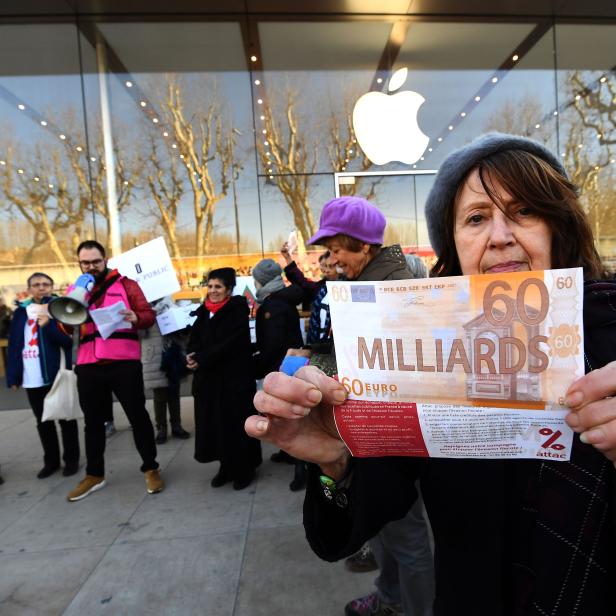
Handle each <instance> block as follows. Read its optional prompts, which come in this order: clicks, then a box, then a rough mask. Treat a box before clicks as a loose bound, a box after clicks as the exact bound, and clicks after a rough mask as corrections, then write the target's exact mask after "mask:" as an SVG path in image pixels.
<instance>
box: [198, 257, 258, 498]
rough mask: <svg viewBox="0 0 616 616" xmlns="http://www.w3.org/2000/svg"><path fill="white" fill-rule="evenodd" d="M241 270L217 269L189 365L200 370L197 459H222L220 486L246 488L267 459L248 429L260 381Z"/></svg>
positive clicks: (209, 283) (217, 484) (216, 484)
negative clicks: (238, 289)
mask: <svg viewBox="0 0 616 616" xmlns="http://www.w3.org/2000/svg"><path fill="white" fill-rule="evenodd" d="M234 286H235V270H234V269H233V268H231V267H223V268H220V269H215V270H212V271H211V272H210V273H209V275H208V278H207V299H206V300H205V302H204V303H203V305H202V306H200V307H199V308H198V309H197V313H196V314H197V320H196V321H195V323H194V325H193V327H192V330H191V335H190V341H189V343H188V355H187V358H186V362H187V366H188V368H189V369H190V370H193V371H194V373H195V374H194V378H193V396H194V399H195V460H197V462H203V463H206V462H213V461H214V460H219V461H220V468H219V470H218V473H217V474H216V475H214V477H213V479H212V481H211V485H212V487H214V488H218V487H220V486H223V485H224V484H225V483H227V482H228V481H233V488H234V489H235V490H243V489H244V488H246V487H247V486H248V485H250V483H251V482H252V480H253V479H254V477H255V469H256V468H257V466H259V464H261V444H260V443H259V441H257V440H255V439H252V438H250V437H249V436H247V435H246V433H245V431H244V421H245V420H246V418H247V417H249V416H250V415H253V414H254V413H255V410H254V406H253V403H252V399H253V396H254V395H255V391H256V385H255V377H254V367H253V360H252V346H251V342H250V327H249V324H248V314H249V310H248V303H247V301H246V298H245V297H243V296H241V295H240V296H238V295H231V293H232V292H233V287H234Z"/></svg>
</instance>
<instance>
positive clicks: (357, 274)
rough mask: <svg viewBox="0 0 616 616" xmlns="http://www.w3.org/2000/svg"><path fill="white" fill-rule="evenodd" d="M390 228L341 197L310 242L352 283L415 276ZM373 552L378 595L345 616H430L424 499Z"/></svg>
mask: <svg viewBox="0 0 616 616" xmlns="http://www.w3.org/2000/svg"><path fill="white" fill-rule="evenodd" d="M385 225H386V220H385V216H383V214H382V213H381V211H380V210H379V209H378V208H376V207H375V206H374V205H372V204H371V203H369V202H368V201H366V200H365V199H362V198H359V197H340V198H338V199H333V200H332V201H330V202H329V203H326V204H325V206H324V207H323V210H322V213H321V222H320V227H319V231H318V232H317V233H316V235H315V236H313V237H312V238H311V240H310V242H311V243H319V244H325V245H326V246H327V248H329V251H330V255H331V256H330V259H331V261H332V264H333V265H334V267H336V268H339V269H341V270H342V271H343V272H344V274H345V276H346V278H347V279H348V280H357V281H372V280H406V279H409V278H412V277H413V275H412V273H411V271H410V270H409V268H408V267H407V263H406V260H405V258H404V255H403V253H402V249H401V248H400V246H399V245H398V244H395V245H393V246H388V247H382V244H383V236H384V233H385ZM330 352H331V350H330ZM313 360H314V362H313V363H315V364H316V365H320V364H321V363H322V362H323V357H322V350H321V354H320V355H317V354H315V355H314V356H313ZM371 548H372V550H373V552H374V555H375V558H376V561H377V563H378V565H379V568H380V569H381V574H380V575H379V577H378V578H377V579H376V582H375V583H376V591H375V592H372V593H370V594H369V595H367V596H364V597H360V598H358V599H355V600H353V601H351V602H350V603H348V604H347V606H346V608H345V615H346V616H363V615H364V614H366V615H367V614H375V613H376V614H381V613H383V614H390V613H391V614H395V613H398V612H399V611H400V610H402V609H403V610H404V612H405V613H406V614H413V615H414V616H430V614H431V613H432V609H431V608H432V600H433V596H434V572H433V564H432V552H431V550H430V541H429V535H428V529H427V526H426V522H425V520H424V518H423V514H422V504H421V501H420V500H418V502H417V504H416V506H415V507H414V508H413V510H412V511H411V512H409V514H408V515H407V516H406V517H405V518H404V519H402V520H397V521H395V522H392V523H390V524H387V525H386V526H385V527H384V528H383V530H382V531H381V532H380V533H379V534H378V536H377V537H375V538H374V540H373V541H372V542H371Z"/></svg>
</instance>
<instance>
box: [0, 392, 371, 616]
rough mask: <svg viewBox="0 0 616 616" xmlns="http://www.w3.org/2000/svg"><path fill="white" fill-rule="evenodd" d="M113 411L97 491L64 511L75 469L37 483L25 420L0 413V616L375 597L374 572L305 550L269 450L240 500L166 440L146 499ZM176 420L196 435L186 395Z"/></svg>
mask: <svg viewBox="0 0 616 616" xmlns="http://www.w3.org/2000/svg"><path fill="white" fill-rule="evenodd" d="M148 405H151V401H149V402H148ZM114 414H115V418H116V426H117V427H118V432H117V433H116V434H115V435H114V436H112V437H111V438H110V439H109V440H108V443H107V453H106V464H107V482H108V485H107V487H105V488H104V489H103V490H101V491H99V492H96V493H95V494H93V495H91V496H89V497H88V498H86V499H84V500H83V501H80V502H77V503H68V502H67V501H66V494H67V493H68V492H69V491H70V490H71V489H72V488H73V487H74V485H76V483H77V482H78V481H79V479H80V478H81V477H82V476H83V468H82V469H81V470H80V473H79V475H77V476H74V477H68V478H65V477H63V476H62V475H61V473H56V474H55V475H53V476H51V477H49V478H48V479H43V480H41V479H36V473H37V472H38V470H39V469H40V468H41V466H42V451H41V447H40V443H39V440H38V436H37V433H36V426H35V422H34V417H33V415H32V412H31V411H30V410H16V411H2V412H0V469H1V474H2V476H3V477H4V480H5V483H4V485H2V486H0V615H1V616H21V615H30V614H32V615H33V616H34V615H36V616H43V615H50V616H51V615H54V616H55V615H58V614H66V615H70V616H83V615H84V614H88V616H97V615H99V614H100V615H113V616H116V615H124V614H126V615H131V616H140V615H142V614H143V615H146V614H147V615H156V614H164V615H187V616H188V615H193V614H194V615H197V614H198V615H204V616H227V615H228V616H262V615H263V616H265V615H267V616H277V615H279V614H280V615H282V614H284V615H289V616H304V615H305V616H313V615H319V616H330V615H331V616H341V615H342V614H343V610H344V605H345V603H346V602H347V601H349V600H351V599H353V598H355V597H357V596H360V595H362V594H367V593H368V592H370V591H371V590H372V589H373V578H374V573H364V574H357V573H349V572H348V571H346V570H345V568H344V565H343V563H335V564H329V563H325V562H323V561H320V560H319V559H318V558H317V557H316V556H315V555H314V554H313V553H312V552H311V551H310V549H309V548H308V544H307V543H306V540H305V537H304V530H303V527H302V524H301V506H302V500H303V492H301V493H295V494H294V493H292V492H290V491H289V489H288V483H289V481H290V480H291V478H292V472H293V469H292V467H291V466H288V465H280V464H274V463H272V462H270V461H269V455H270V453H271V452H272V449H271V448H267V447H266V448H265V449H264V459H265V461H264V463H263V465H262V466H261V468H260V471H259V475H258V478H257V481H256V482H255V483H254V484H252V485H251V486H250V487H249V488H247V489H246V490H243V491H239V492H237V491H234V490H233V489H232V487H231V485H227V486H224V487H222V488H218V489H214V488H211V487H210V480H211V478H212V477H213V476H214V474H215V473H216V471H217V470H218V464H217V463H212V464H206V465H202V464H198V463H197V462H195V461H194V460H193V457H192V455H193V447H194V442H193V439H192V437H191V439H190V440H187V441H180V440H177V439H172V440H170V441H169V442H168V443H166V444H165V445H161V446H159V448H158V451H159V456H158V460H159V463H160V465H161V468H162V472H163V478H164V480H165V482H166V484H167V487H166V489H165V490H164V492H162V493H160V494H156V495H147V494H146V492H145V484H144V480H143V476H142V474H141V473H140V472H139V464H140V461H139V457H138V454H137V452H136V450H135V448H134V445H133V441H132V432H131V431H130V429H129V427H128V422H127V421H126V418H125V416H124V414H123V412H122V411H121V409H119V407H118V405H117V404H116V405H115V413H114ZM182 414H183V419H184V426H185V427H186V428H187V429H188V430H190V431H191V432H192V430H193V421H192V418H191V415H192V399H191V398H183V399H182ZM80 424H82V422H80ZM80 432H82V425H80ZM82 436H83V435H82ZM82 443H83V442H82ZM82 462H83V444H82Z"/></svg>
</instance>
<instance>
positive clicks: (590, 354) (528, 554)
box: [304, 281, 616, 616]
mask: <svg viewBox="0 0 616 616" xmlns="http://www.w3.org/2000/svg"><path fill="white" fill-rule="evenodd" d="M615 298H616V283H614V282H608V281H603V282H595V283H587V284H586V286H585V297H584V336H585V354H586V361H587V369H588V370H590V369H596V368H599V367H601V366H603V365H605V364H606V363H609V362H610V361H613V360H615V359H616V302H615V301H614V299H615ZM351 464H352V467H351V468H352V470H351V475H350V484H349V486H348V490H347V498H348V506H345V507H339V506H337V505H336V504H334V503H332V502H330V501H329V500H327V499H326V498H325V496H324V494H323V491H322V490H321V488H320V484H319V480H318V474H319V470H318V467H316V466H313V467H312V468H311V469H310V473H309V475H310V477H309V486H308V490H307V494H306V500H305V503H304V524H305V527H306V533H307V536H308V540H309V542H310V545H311V546H312V548H313V550H314V551H315V552H316V553H317V554H318V555H319V556H321V557H322V558H324V559H326V560H337V559H340V558H343V557H344V556H347V555H348V554H352V553H353V552H354V551H355V550H357V549H358V548H359V547H360V546H361V545H362V544H363V543H364V541H365V540H366V539H368V538H370V537H372V536H374V535H375V534H376V533H377V532H378V531H379V529H380V528H381V527H382V526H383V525H384V524H385V523H386V522H388V521H390V520H393V519H397V518H401V517H403V516H404V515H405V514H406V512H407V511H408V509H409V507H410V506H411V504H412V503H413V502H414V500H415V498H416V497H417V492H416V489H415V487H414V486H415V480H416V479H417V478H419V480H420V485H421V492H422V495H423V498H424V502H425V506H426V510H427V512H428V516H429V519H430V523H431V526H432V531H433V534H434V542H435V573H436V589H437V590H436V593H437V594H436V600H435V604H434V615H435V616H462V615H464V616H466V615H467V614H469V615H470V614H472V615H473V616H541V615H545V614H550V615H552V616H572V615H573V614H576V615H577V616H613V614H614V613H616V585H615V584H614V581H615V580H616V507H615V499H616V496H615V492H616V489H615V484H616V471H615V469H614V466H613V464H612V463H611V462H610V461H609V460H608V459H607V458H605V457H604V456H603V455H602V454H601V453H600V452H599V451H597V450H596V449H595V448H594V447H592V446H590V445H584V444H583V443H582V442H581V441H580V439H579V436H578V435H575V436H574V441H573V451H572V456H571V461H570V462H553V461H538V460H472V459H438V458H431V459H428V458H423V459H420V458H403V457H390V458H362V459H353V460H352V461H351Z"/></svg>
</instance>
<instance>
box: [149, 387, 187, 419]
mask: <svg viewBox="0 0 616 616" xmlns="http://www.w3.org/2000/svg"><path fill="white" fill-rule="evenodd" d="M152 393H153V394H154V417H155V418H156V427H157V428H158V429H159V430H160V429H161V428H165V429H166V428H167V407H169V423H170V424H171V429H172V430H173V428H180V427H181V426H182V421H181V419H180V388H179V387H172V386H171V385H169V386H168V387H154V388H153V389H152Z"/></svg>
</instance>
